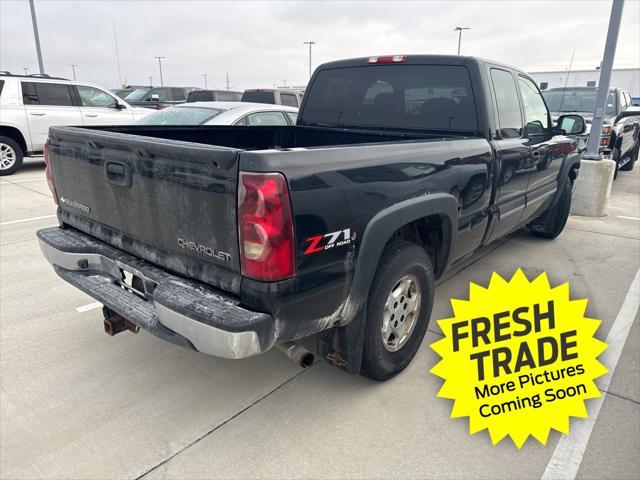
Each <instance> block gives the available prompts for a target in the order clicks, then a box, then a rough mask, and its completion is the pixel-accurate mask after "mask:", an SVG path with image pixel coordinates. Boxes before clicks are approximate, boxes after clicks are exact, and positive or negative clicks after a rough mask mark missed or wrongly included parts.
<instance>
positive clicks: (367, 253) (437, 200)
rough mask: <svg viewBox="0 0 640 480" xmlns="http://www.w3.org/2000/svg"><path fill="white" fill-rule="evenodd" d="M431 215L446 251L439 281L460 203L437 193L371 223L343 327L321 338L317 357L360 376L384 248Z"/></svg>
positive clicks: (450, 250)
mask: <svg viewBox="0 0 640 480" xmlns="http://www.w3.org/2000/svg"><path fill="white" fill-rule="evenodd" d="M431 215H439V216H440V217H441V219H442V220H443V221H442V226H443V232H442V235H443V239H442V240H443V241H442V245H443V248H441V249H440V251H439V253H438V258H437V261H436V265H437V267H436V268H435V270H436V271H435V272H434V274H435V276H436V278H437V277H439V276H440V275H441V274H442V273H443V272H444V271H445V270H446V269H447V267H448V266H449V264H450V263H451V260H452V258H451V257H452V253H453V251H454V245H455V242H456V234H457V224H458V223H457V217H458V201H457V200H456V198H455V197H453V196H452V195H449V194H445V193H435V194H430V195H425V196H421V197H416V198H412V199H409V200H405V201H402V202H400V203H397V204H395V205H392V206H390V207H388V208H386V209H385V210H383V211H381V212H379V213H378V214H377V215H375V216H374V217H373V218H372V219H371V221H370V222H369V224H368V225H367V227H366V229H365V231H364V234H363V236H362V241H361V244H360V249H359V251H358V257H357V259H356V265H355V269H354V277H353V283H352V285H351V289H350V291H349V296H348V298H347V300H346V302H345V304H344V307H343V312H342V315H341V318H342V319H343V322H344V323H343V324H342V325H341V326H338V327H334V328H332V329H330V330H326V331H324V332H321V333H320V334H319V336H318V353H319V354H320V355H321V356H322V357H323V358H325V359H327V360H328V361H330V362H331V363H332V364H334V365H335V366H337V367H339V368H342V369H343V370H346V371H348V372H350V373H354V374H357V373H359V372H360V368H361V363H362V351H363V347H364V329H365V321H366V303H367V299H368V294H369V288H370V287H371V283H372V281H373V277H374V275H375V272H376V269H377V267H378V263H379V261H380V258H381V257H382V253H383V251H384V248H385V246H386V244H387V242H388V241H389V239H390V238H391V237H392V235H393V234H394V233H395V232H396V231H397V230H399V229H400V228H401V227H403V226H404V225H407V224H408V223H411V222H413V221H415V220H418V219H421V218H425V217H428V216H431Z"/></svg>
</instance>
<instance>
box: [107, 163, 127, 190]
mask: <svg viewBox="0 0 640 480" xmlns="http://www.w3.org/2000/svg"><path fill="white" fill-rule="evenodd" d="M104 171H105V175H106V177H107V181H108V182H109V183H111V184H113V185H118V186H119V187H130V186H131V167H130V166H129V165H128V164H126V163H124V162H114V161H112V160H107V162H106V163H105V164H104Z"/></svg>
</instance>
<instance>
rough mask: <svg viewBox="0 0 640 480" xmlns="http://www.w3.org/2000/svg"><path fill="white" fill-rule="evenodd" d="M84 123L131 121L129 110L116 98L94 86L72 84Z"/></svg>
mask: <svg viewBox="0 0 640 480" xmlns="http://www.w3.org/2000/svg"><path fill="white" fill-rule="evenodd" d="M72 88H73V89H74V90H75V91H76V93H77V95H78V103H79V104H80V112H81V113H82V120H83V122H84V124H85V125H128V124H130V123H131V122H132V121H133V114H132V112H131V110H130V109H129V108H127V107H125V106H124V104H122V103H120V102H118V99H117V98H116V97H115V96H113V95H111V94H109V93H107V92H105V91H104V90H101V89H99V88H96V87H90V86H87V85H74V86H72Z"/></svg>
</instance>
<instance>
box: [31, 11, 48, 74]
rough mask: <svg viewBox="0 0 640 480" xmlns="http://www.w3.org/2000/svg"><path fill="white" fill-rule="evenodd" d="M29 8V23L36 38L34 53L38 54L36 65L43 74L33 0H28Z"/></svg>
mask: <svg viewBox="0 0 640 480" xmlns="http://www.w3.org/2000/svg"><path fill="white" fill-rule="evenodd" d="M29 8H31V23H33V36H34V37H35V39H36V53H37V54H38V67H39V68H40V73H41V74H44V64H43V63H42V50H40V35H38V22H37V21H36V7H34V6H33V0H29Z"/></svg>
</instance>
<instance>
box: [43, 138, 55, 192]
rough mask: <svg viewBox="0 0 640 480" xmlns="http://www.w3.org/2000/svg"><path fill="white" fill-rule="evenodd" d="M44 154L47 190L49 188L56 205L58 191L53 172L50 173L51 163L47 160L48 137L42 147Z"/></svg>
mask: <svg viewBox="0 0 640 480" xmlns="http://www.w3.org/2000/svg"><path fill="white" fill-rule="evenodd" d="M42 153H43V154H44V165H45V169H44V174H45V176H46V177H47V184H48V185H49V190H51V194H52V195H53V201H54V202H56V205H58V192H57V191H56V186H55V184H54V183H53V174H52V173H51V163H50V162H49V139H48V138H47V141H46V143H45V144H44V149H43V151H42Z"/></svg>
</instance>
